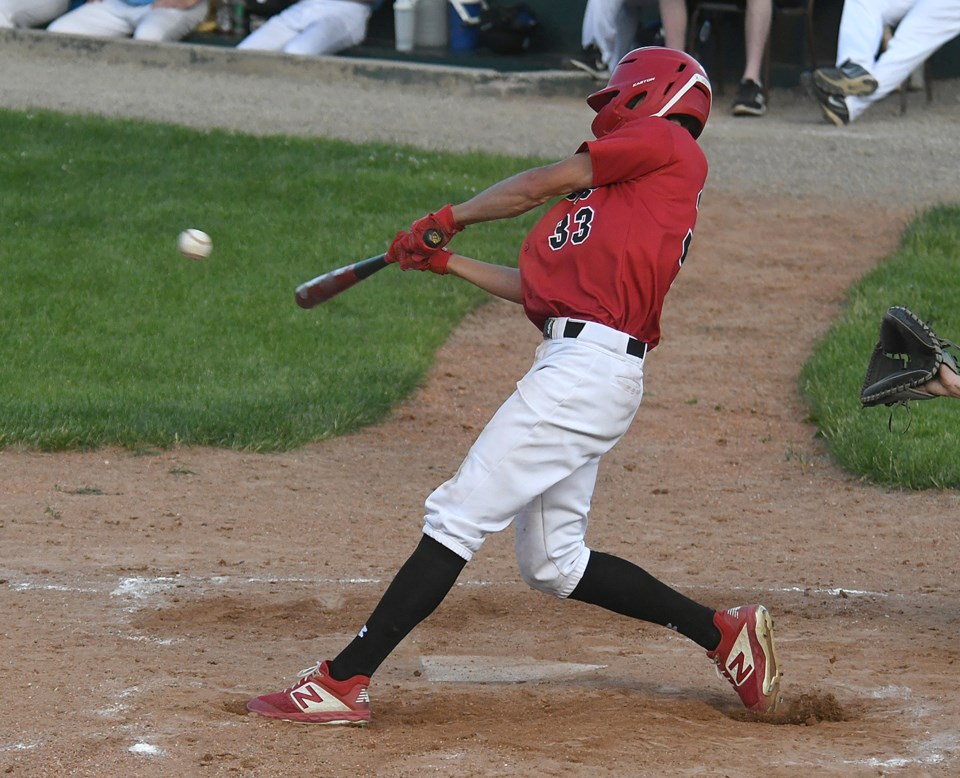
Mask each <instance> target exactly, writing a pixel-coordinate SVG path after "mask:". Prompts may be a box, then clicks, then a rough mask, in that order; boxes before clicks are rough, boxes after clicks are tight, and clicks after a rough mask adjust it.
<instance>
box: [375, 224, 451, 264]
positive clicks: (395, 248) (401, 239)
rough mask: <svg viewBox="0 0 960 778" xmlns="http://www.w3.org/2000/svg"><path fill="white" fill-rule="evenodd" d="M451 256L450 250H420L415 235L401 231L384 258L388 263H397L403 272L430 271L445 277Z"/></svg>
mask: <svg viewBox="0 0 960 778" xmlns="http://www.w3.org/2000/svg"><path fill="white" fill-rule="evenodd" d="M450 254H451V252H450V251H449V250H448V249H436V250H424V249H420V248H419V244H418V243H417V241H416V239H415V238H414V237H413V235H412V234H411V233H409V232H405V231H404V230H401V231H400V232H398V233H397V235H396V237H395V238H394V239H393V243H391V244H390V248H389V249H387V253H386V254H385V255H384V258H385V259H386V261H387V262H396V263H397V264H398V265H400V269H401V270H429V271H430V272H431V273H437V274H439V275H445V274H446V272H447V262H448V261H449V260H450Z"/></svg>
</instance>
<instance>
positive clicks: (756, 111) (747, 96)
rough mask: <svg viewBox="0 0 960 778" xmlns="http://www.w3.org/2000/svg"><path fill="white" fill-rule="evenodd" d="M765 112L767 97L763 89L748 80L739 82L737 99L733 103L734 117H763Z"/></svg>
mask: <svg viewBox="0 0 960 778" xmlns="http://www.w3.org/2000/svg"><path fill="white" fill-rule="evenodd" d="M766 112H767V96H766V95H765V94H764V93H763V87H762V86H760V84H758V83H757V82H756V81H751V80H750V79H749V78H748V79H744V80H743V81H741V82H740V88H739V89H738V90H737V99H736V100H734V101H733V115H734V116H763V115H764V114H765V113H766Z"/></svg>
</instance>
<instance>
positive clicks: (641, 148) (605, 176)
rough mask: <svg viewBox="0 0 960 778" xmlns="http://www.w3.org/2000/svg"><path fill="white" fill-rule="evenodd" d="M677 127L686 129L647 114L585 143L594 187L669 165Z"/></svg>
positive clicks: (614, 182) (627, 178)
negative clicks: (591, 166)
mask: <svg viewBox="0 0 960 778" xmlns="http://www.w3.org/2000/svg"><path fill="white" fill-rule="evenodd" d="M678 129H679V130H680V131H681V132H686V130H683V129H682V128H679V127H677V126H675V125H674V124H672V123H671V122H669V121H668V120H667V119H661V118H660V117H653V116H651V117H645V118H642V119H635V120H634V121H631V122H628V123H627V124H626V125H624V126H622V127H620V128H619V129H617V130H615V131H614V132H612V133H610V134H609V135H605V136H604V137H602V138H599V139H598V140H593V141H588V142H587V143H585V144H584V145H585V146H586V147H587V150H588V151H589V152H590V161H591V162H592V163H593V185H594V187H598V186H607V185H608V184H616V183H620V182H621V181H632V180H633V179H635V178H641V177H643V176H645V175H647V174H648V173H652V172H653V171H654V170H658V169H659V168H661V167H663V166H664V165H667V164H669V163H670V161H671V160H672V159H674V158H675V153H676V149H675V141H676V131H677V130H678Z"/></svg>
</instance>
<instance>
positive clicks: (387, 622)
mask: <svg viewBox="0 0 960 778" xmlns="http://www.w3.org/2000/svg"><path fill="white" fill-rule="evenodd" d="M466 564H467V561H466V560H465V559H464V558H463V557H461V556H459V555H458V554H455V553H454V552H453V551H451V550H450V549H448V548H447V547H446V546H444V545H442V544H441V543H438V542H437V541H436V540H434V539H433V538H430V537H427V536H426V535H424V536H423V538H422V539H421V541H420V544H419V545H418V546H417V548H416V549H415V550H414V552H413V553H412V554H411V555H410V558H409V559H408V560H407V561H406V562H405V563H404V565H403V567H401V568H400V571H399V572H398V573H397V575H396V577H395V578H394V579H393V582H392V583H391V584H390V586H388V587H387V591H386V592H384V595H383V597H382V598H380V602H379V603H378V604H377V607H376V608H374V610H373V613H372V614H371V615H370V618H369V619H367V623H366V625H364V627H363V629H362V630H361V631H360V634H359V635H357V637H355V638H354V639H353V640H352V641H351V643H350V644H349V645H348V646H347V647H346V648H345V649H344V650H343V651H341V652H340V654H339V656H337V658H336V659H334V660H333V661H332V662H330V663H328V665H327V667H328V669H329V671H330V675H331V677H332V678H334V679H335V680H338V681H345V680H346V679H347V678H350V677H352V676H354V675H367V676H370V675H373V673H374V671H375V670H376V669H377V668H378V667H379V666H380V665H381V663H382V662H383V660H384V659H386V658H387V657H388V656H389V655H390V652H391V651H393V649H395V648H396V647H397V646H398V645H400V641H402V640H403V639H404V638H405V637H406V636H407V635H409V634H410V632H412V631H413V628H414V627H416V626H417V624H419V623H420V622H421V621H423V620H424V619H425V618H427V616H429V615H430V614H431V613H433V611H434V610H435V609H436V607H437V606H438V605H439V604H440V603H441V602H442V601H443V598H444V597H446V596H447V592H449V591H450V589H451V588H452V587H453V585H454V583H456V581H457V576H459V575H460V571H461V570H463V568H464V565H466Z"/></svg>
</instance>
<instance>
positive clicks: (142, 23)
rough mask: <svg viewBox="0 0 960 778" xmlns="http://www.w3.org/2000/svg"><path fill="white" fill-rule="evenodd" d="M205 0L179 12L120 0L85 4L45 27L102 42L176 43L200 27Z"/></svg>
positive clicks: (174, 9)
mask: <svg viewBox="0 0 960 778" xmlns="http://www.w3.org/2000/svg"><path fill="white" fill-rule="evenodd" d="M207 10H208V5H207V3H206V2H205V0H197V2H196V3H195V4H194V5H193V6H191V7H190V8H187V9H186V10H181V9H179V8H154V7H153V5H152V4H150V5H127V4H126V3H124V2H123V0H102V1H101V2H87V3H84V4H83V5H81V6H79V7H78V8H75V9H74V10H72V11H70V13H68V14H66V15H64V16H61V17H60V18H59V19H57V20H55V21H54V22H52V23H51V24H50V26H49V27H47V30H48V31H49V32H57V33H63V34H66V35H95V36H99V37H104V38H129V37H131V36H132V37H134V38H136V39H137V40H141V41H178V40H180V39H181V38H185V37H186V36H187V35H189V34H190V33H191V32H193V31H194V30H195V29H197V27H199V26H200V22H202V21H203V20H204V19H205V18H206V16H207Z"/></svg>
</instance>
